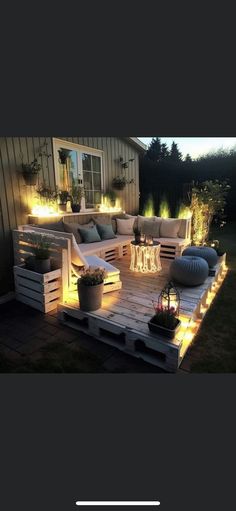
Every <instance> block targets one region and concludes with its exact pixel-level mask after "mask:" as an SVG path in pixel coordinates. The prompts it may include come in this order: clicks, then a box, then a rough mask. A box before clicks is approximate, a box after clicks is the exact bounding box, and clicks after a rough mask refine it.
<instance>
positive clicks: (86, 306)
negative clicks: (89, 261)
mask: <svg viewBox="0 0 236 511" xmlns="http://www.w3.org/2000/svg"><path fill="white" fill-rule="evenodd" d="M104 278H105V270H104V269H103V268H88V269H86V270H84V271H83V273H82V274H81V276H80V278H79V279H78V282H77V285H78V295H79V303H80V308H81V310H83V311H95V310H97V309H100V307H101V306H102V294H103V286H104Z"/></svg>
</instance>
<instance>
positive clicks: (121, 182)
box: [112, 176, 134, 190]
mask: <svg viewBox="0 0 236 511" xmlns="http://www.w3.org/2000/svg"><path fill="white" fill-rule="evenodd" d="M131 183H134V179H133V178H132V179H128V178H127V177H125V176H116V177H114V178H113V181H112V187H113V188H115V189H116V190H124V188H125V187H126V185H129V184H131Z"/></svg>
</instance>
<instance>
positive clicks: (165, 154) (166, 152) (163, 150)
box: [161, 144, 170, 160]
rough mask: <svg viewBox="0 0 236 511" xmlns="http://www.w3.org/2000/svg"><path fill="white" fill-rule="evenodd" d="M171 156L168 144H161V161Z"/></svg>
mask: <svg viewBox="0 0 236 511" xmlns="http://www.w3.org/2000/svg"><path fill="white" fill-rule="evenodd" d="M169 156H170V151H169V149H168V147H167V145H166V144H161V159H162V160H166V158H168V157H169Z"/></svg>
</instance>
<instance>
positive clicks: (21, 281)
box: [14, 266, 62, 313]
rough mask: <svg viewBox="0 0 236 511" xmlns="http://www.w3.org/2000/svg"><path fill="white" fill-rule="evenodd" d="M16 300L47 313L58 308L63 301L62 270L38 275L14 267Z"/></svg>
mask: <svg viewBox="0 0 236 511" xmlns="http://www.w3.org/2000/svg"><path fill="white" fill-rule="evenodd" d="M14 278H15V290H16V299H17V300H18V301H20V302H23V303H25V304H26V305H30V307H33V308H34V309H38V310H39V311H41V312H44V313H47V312H50V311H52V310H54V309H56V308H57V304H58V303H59V301H60V299H61V294H62V289H61V288H62V286H61V270H60V269H59V270H54V271H50V272H49V273H44V274H42V273H37V272H34V271H31V270H27V269H26V268H24V267H23V266H14Z"/></svg>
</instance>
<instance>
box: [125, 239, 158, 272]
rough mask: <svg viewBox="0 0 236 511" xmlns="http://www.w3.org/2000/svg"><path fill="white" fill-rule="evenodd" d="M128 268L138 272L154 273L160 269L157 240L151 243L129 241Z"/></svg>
mask: <svg viewBox="0 0 236 511" xmlns="http://www.w3.org/2000/svg"><path fill="white" fill-rule="evenodd" d="M130 248H131V261H130V270H132V271H137V272H140V273H156V272H157V271H160V270H161V260H160V249H161V244H160V243H159V242H158V241H155V242H153V244H152V245H149V244H147V243H143V244H141V243H136V242H135V241H131V244H130Z"/></svg>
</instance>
